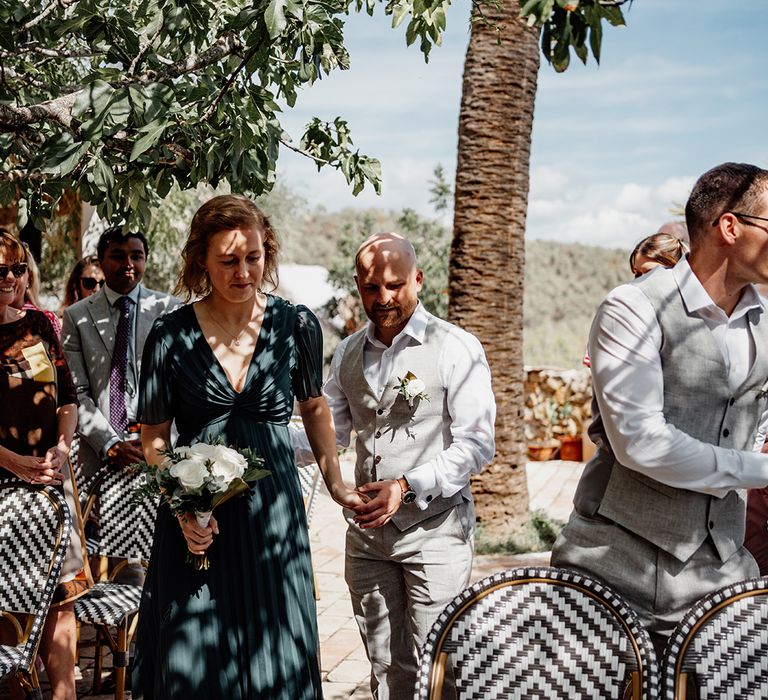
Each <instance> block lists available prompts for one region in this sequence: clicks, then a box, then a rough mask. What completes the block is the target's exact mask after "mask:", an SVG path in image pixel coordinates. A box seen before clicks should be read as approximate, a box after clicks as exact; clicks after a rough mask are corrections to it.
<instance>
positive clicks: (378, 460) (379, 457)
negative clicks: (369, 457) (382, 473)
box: [373, 455, 381, 464]
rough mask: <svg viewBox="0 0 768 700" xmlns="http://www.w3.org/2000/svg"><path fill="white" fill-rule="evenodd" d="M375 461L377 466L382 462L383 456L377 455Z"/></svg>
mask: <svg viewBox="0 0 768 700" xmlns="http://www.w3.org/2000/svg"><path fill="white" fill-rule="evenodd" d="M373 461H374V463H375V464H378V463H379V462H381V455H376V457H375V458H374V460H373Z"/></svg>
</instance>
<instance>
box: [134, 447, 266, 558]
mask: <svg viewBox="0 0 768 700" xmlns="http://www.w3.org/2000/svg"><path fill="white" fill-rule="evenodd" d="M162 454H163V455H164V456H163V461H162V462H161V464H160V465H159V466H153V465H150V464H147V463H146V462H139V463H138V464H134V465H132V466H133V468H134V469H137V470H139V471H141V472H144V474H145V476H146V482H145V483H144V485H143V486H141V487H139V488H138V489H137V490H136V492H137V493H136V495H137V497H138V498H141V497H143V496H144V495H147V494H149V495H155V496H159V497H160V498H161V499H162V500H163V501H165V503H167V504H168V506H169V507H170V509H171V511H172V512H173V514H174V515H177V516H178V515H185V514H187V513H194V514H195V519H196V520H197V523H198V525H200V527H208V523H209V522H210V519H211V514H212V512H213V509H214V508H215V507H216V506H219V505H221V504H222V503H224V502H225V501H228V500H229V499H230V498H232V497H233V496H237V495H238V494H240V493H243V492H245V491H247V490H248V489H249V488H250V487H251V486H252V485H253V484H254V483H255V482H257V481H258V480H259V479H263V478H264V477H265V476H269V474H271V472H270V471H269V470H268V469H263V466H264V460H263V459H262V458H261V457H259V456H258V455H256V454H255V453H254V452H253V450H250V449H237V448H234V447H227V446H226V445H222V444H214V445H211V444H207V443H204V442H199V443H197V444H196V445H192V446H191V447H177V448H176V449H175V450H170V449H169V450H165V451H164V452H163V453H162ZM187 561H188V562H190V563H191V564H192V565H193V566H194V567H195V568H196V569H198V570H202V569H207V568H208V566H209V562H208V556H207V555H205V554H202V555H197V554H192V553H191V552H190V553H188V555H187Z"/></svg>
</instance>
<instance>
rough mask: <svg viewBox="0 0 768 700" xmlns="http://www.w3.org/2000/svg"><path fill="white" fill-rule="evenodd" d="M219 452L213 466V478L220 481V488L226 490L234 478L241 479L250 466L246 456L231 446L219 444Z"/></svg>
mask: <svg viewBox="0 0 768 700" xmlns="http://www.w3.org/2000/svg"><path fill="white" fill-rule="evenodd" d="M216 448H217V454H216V458H215V460H214V462H213V466H212V468H211V474H212V475H213V478H214V479H215V480H216V481H217V482H218V483H219V489H220V490H221V491H224V490H225V489H226V488H227V487H228V486H229V484H230V483H231V482H232V481H233V480H234V479H239V478H240V477H241V476H242V475H243V474H245V470H246V469H247V468H248V462H247V461H246V460H245V457H243V455H241V454H240V453H239V452H238V451H237V450H233V449H232V448H231V447H224V446H223V445H217V446H216Z"/></svg>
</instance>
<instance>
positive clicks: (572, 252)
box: [275, 206, 632, 368]
mask: <svg viewBox="0 0 768 700" xmlns="http://www.w3.org/2000/svg"><path fill="white" fill-rule="evenodd" d="M284 209H285V212H286V214H287V215H286V216H284V217H280V216H279V215H278V216H277V217H275V218H278V219H280V218H284V220H283V221H279V223H280V224H281V226H280V227H279V229H278V230H280V231H281V233H282V234H283V235H282V240H283V243H284V246H283V253H282V259H283V261H285V262H292V263H303V264H314V265H323V266H324V267H326V268H329V267H331V266H332V265H333V261H334V260H335V259H338V257H337V256H339V255H341V253H340V252H339V250H338V244H339V241H340V240H341V239H342V237H343V235H344V232H345V231H347V232H353V233H354V234H357V236H356V237H357V238H360V239H362V238H363V237H364V236H365V235H366V232H369V231H387V230H399V227H398V225H397V218H398V215H397V214H396V213H395V212H384V211H381V210H378V209H369V210H366V211H359V210H345V211H342V212H326V211H324V210H323V209H320V208H317V209H314V210H313V211H311V213H308V212H304V213H303V215H302V216H297V215H296V214H297V208H295V207H290V206H286V207H284ZM445 235H449V234H448V233H447V231H446V232H445ZM444 249H445V248H444V247H442V246H435V248H434V249H433V250H430V251H429V252H430V253H434V252H436V251H437V250H440V251H442V250H444ZM424 252H425V251H422V254H424ZM628 257H629V251H628V250H626V251H625V250H616V249H607V248H600V247H597V246H589V245H581V244H575V243H556V242H554V241H541V240H529V241H526V268H525V298H524V314H525V321H524V324H525V325H524V339H523V353H524V361H525V364H527V365H534V366H535V365H547V366H554V367H564V368H570V367H578V366H580V364H581V361H582V359H583V357H584V351H585V349H586V343H587V335H588V333H589V326H590V324H591V322H592V317H593V316H594V313H595V309H596V307H597V305H598V304H599V303H600V301H601V300H602V298H603V297H604V296H605V295H606V293H607V292H609V291H610V290H611V289H613V288H614V287H615V286H617V285H618V284H621V283H622V282H625V281H627V280H628V279H631V276H632V275H631V273H630V271H629V263H628ZM349 263H350V264H351V261H349ZM428 264H429V266H430V267H431V270H432V272H431V274H432V275H435V274H437V273H436V268H437V267H439V266H440V264H443V265H444V266H445V269H447V266H448V261H447V259H446V260H445V261H432V260H431V259H430V261H429V262H428ZM350 272H351V268H350ZM446 291H447V290H446Z"/></svg>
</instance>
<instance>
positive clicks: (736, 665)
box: [663, 577, 768, 700]
mask: <svg viewBox="0 0 768 700" xmlns="http://www.w3.org/2000/svg"><path fill="white" fill-rule="evenodd" d="M767 630H768V577H767V578H762V579H750V580H747V581H741V582H739V583H736V584H733V585H731V586H726V587H725V588H721V589H719V590H717V591H714V592H713V593H711V594H710V595H708V596H705V597H704V598H702V599H701V600H700V601H698V602H697V603H696V604H695V605H694V606H693V607H692V608H691V609H690V610H689V611H688V613H686V615H685V617H684V618H683V619H682V620H681V622H680V624H679V625H678V626H677V628H676V629H675V631H674V633H673V634H672V636H671V637H670V639H669V643H668V644H667V648H666V650H665V652H664V666H663V668H664V691H665V697H666V698H669V700H676V699H677V698H683V697H685V696H686V695H685V694H686V692H687V690H688V689H689V688H690V685H691V683H688V684H687V687H686V679H688V678H691V677H692V678H693V685H695V686H696V688H697V691H698V695H699V698H701V700H740V699H741V698H768V633H767V632H766V631H767Z"/></svg>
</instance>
